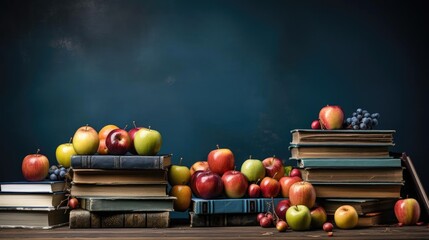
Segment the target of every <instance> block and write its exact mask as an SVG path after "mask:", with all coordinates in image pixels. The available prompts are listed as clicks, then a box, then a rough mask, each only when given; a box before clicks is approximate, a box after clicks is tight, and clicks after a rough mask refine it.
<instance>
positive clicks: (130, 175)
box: [73, 169, 167, 184]
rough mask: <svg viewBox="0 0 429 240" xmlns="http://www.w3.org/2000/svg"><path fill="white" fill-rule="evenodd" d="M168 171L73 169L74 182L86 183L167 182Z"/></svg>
mask: <svg viewBox="0 0 429 240" xmlns="http://www.w3.org/2000/svg"><path fill="white" fill-rule="evenodd" d="M166 175H167V171H166V170H163V169H153V170H144V169H143V170H120V169H73V182H74V183H85V184H148V183H153V184H156V183H167V176H166Z"/></svg>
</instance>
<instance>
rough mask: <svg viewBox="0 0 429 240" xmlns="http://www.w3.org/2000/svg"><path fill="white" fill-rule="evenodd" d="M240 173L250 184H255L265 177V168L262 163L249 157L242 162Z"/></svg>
mask: <svg viewBox="0 0 429 240" xmlns="http://www.w3.org/2000/svg"><path fill="white" fill-rule="evenodd" d="M240 171H241V173H243V174H244V176H246V178H247V181H249V182H250V183H255V182H257V181H260V180H261V179H263V178H264V177H265V167H264V164H262V161H261V160H259V159H252V158H251V157H250V158H249V159H247V160H246V161H244V162H243V164H242V165H241V170H240Z"/></svg>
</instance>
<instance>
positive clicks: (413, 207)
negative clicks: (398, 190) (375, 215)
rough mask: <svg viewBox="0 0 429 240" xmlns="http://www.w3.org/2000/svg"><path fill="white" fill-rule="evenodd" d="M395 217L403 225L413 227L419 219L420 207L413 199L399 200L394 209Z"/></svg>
mask: <svg viewBox="0 0 429 240" xmlns="http://www.w3.org/2000/svg"><path fill="white" fill-rule="evenodd" d="M394 211H395V216H396V218H397V219H398V222H399V223H402V224H403V225H415V224H416V223H417V221H419V218H420V205H419V203H418V202H417V200H416V199H414V198H405V199H399V200H398V201H396V203H395V207H394Z"/></svg>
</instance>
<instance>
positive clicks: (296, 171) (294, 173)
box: [289, 168, 302, 178]
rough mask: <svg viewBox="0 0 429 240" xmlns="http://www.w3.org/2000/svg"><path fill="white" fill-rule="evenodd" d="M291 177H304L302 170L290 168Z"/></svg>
mask: <svg viewBox="0 0 429 240" xmlns="http://www.w3.org/2000/svg"><path fill="white" fill-rule="evenodd" d="M289 177H299V178H302V175H301V171H300V170H299V169H298V168H294V169H292V170H290V173H289Z"/></svg>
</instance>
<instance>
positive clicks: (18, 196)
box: [0, 192, 66, 207]
mask: <svg viewBox="0 0 429 240" xmlns="http://www.w3.org/2000/svg"><path fill="white" fill-rule="evenodd" d="M64 199H66V197H65V193H64V192H55V193H18V192H14V193H6V192H4V193H0V207H59V205H60V204H61V203H63V200H64ZM64 202H65V201H64Z"/></svg>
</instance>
